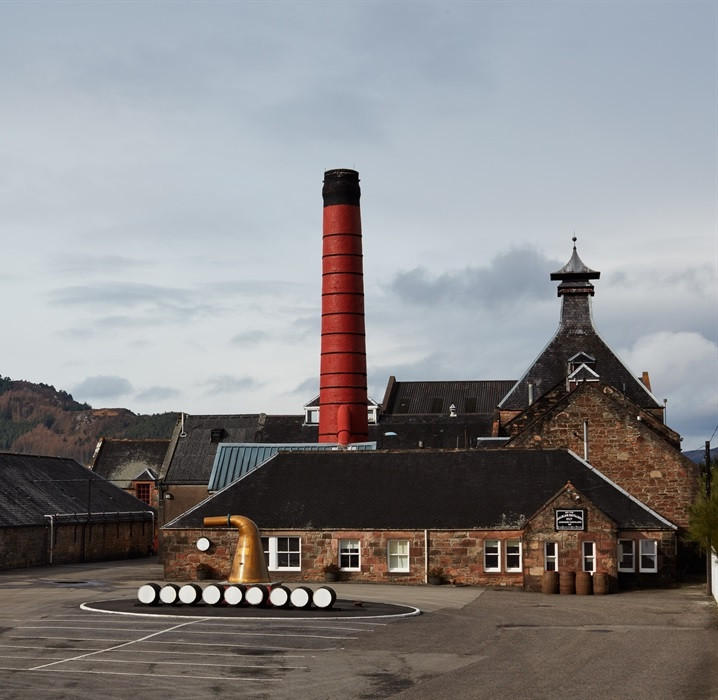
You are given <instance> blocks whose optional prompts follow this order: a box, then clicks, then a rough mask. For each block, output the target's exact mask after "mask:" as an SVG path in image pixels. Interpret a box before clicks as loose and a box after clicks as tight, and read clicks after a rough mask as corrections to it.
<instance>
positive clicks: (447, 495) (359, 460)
mask: <svg viewBox="0 0 718 700" xmlns="http://www.w3.org/2000/svg"><path fill="white" fill-rule="evenodd" d="M228 513H229V514H242V515H245V516H247V517H250V518H252V519H253V520H255V522H257V523H259V524H260V530H261V535H262V538H263V544H264V548H265V553H266V556H267V560H268V564H269V570H270V575H271V576H272V577H273V578H274V577H276V580H282V581H293V582H298V581H316V580H321V578H322V571H323V568H324V567H325V566H326V565H328V564H336V565H337V566H338V567H339V568H340V569H341V573H342V577H343V579H344V580H348V581H373V582H388V581H395V582H402V583H422V582H424V581H425V580H426V578H427V574H428V571H429V569H432V568H434V567H440V568H441V569H443V572H444V575H445V576H446V577H447V578H448V579H449V580H452V581H455V582H457V583H465V584H479V585H488V586H518V587H524V588H527V589H536V588H538V587H539V586H540V582H541V578H542V575H543V572H544V570H547V569H548V570H555V571H564V570H572V571H576V570H578V571H582V570H583V571H588V572H591V573H596V572H600V573H605V574H607V575H608V576H609V577H610V578H611V579H612V580H614V581H616V580H618V579H619V577H620V578H621V585H623V586H630V585H636V584H637V583H638V582H639V581H640V580H641V579H643V582H644V583H649V584H653V585H658V584H665V583H666V582H670V581H672V580H673V579H674V577H675V569H676V560H675V533H676V527H675V525H673V524H672V523H670V522H669V521H668V520H666V519H665V518H663V517H661V516H660V515H658V514H657V513H655V512H654V511H652V510H651V509H650V508H648V507H646V506H645V505H644V504H642V503H641V502H640V501H638V500H637V499H636V498H634V497H632V496H631V495H629V494H628V493H626V492H625V491H624V490H623V489H621V488H620V487H618V486H616V484H614V483H613V482H612V481H611V480H610V479H608V478H606V477H605V476H604V475H603V474H601V473H600V472H599V471H598V470H596V469H595V468H593V467H592V466H591V465H589V464H588V463H586V462H584V461H583V460H581V459H580V458H578V457H577V456H576V455H574V454H572V453H571V452H569V451H567V450H521V449H498V450H459V451H436V450H423V451H394V452H388V451H380V452H313V453H307V452H281V453H278V454H276V455H275V456H274V457H272V458H271V459H270V460H269V461H267V462H266V463H264V464H263V465H262V466H261V467H260V468H258V469H255V470H254V471H252V472H249V473H247V474H246V475H245V476H243V477H242V478H240V479H239V480H238V481H235V482H234V483H232V484H230V485H229V486H228V487H226V488H225V489H223V490H221V491H219V492H218V493H216V494H214V495H213V496H211V497H209V498H208V499H207V500H205V501H203V502H202V503H200V504H198V505H197V506H196V507H195V508H193V509H191V510H189V511H188V512H187V513H185V514H183V515H181V516H180V517H178V518H177V519H175V520H174V521H172V522H170V523H168V524H167V525H165V526H164V527H163V528H162V537H163V539H164V546H163V547H162V551H163V561H164V567H165V578H166V579H167V580H192V579H195V578H196V577H197V567H198V566H199V565H204V566H205V567H210V569H211V570H212V571H213V572H214V576H215V577H216V578H220V579H221V578H225V577H226V576H227V574H228V573H229V566H230V560H231V555H232V552H233V551H234V548H235V547H236V545H237V532H236V531H234V530H233V529H228V528H205V527H203V521H204V518H205V517H208V516H217V515H225V514H228ZM562 519H563V520H562ZM562 522H563V523H564V524H565V527H564V526H562ZM576 523H580V527H578V526H577V524H576ZM200 537H206V538H208V539H209V541H210V542H211V546H210V548H209V549H208V550H207V551H203V552H202V551H199V550H198V549H197V548H196V547H195V543H196V541H197V540H198V539H199V538H200ZM619 551H620V552H621V555H620V557H619V554H618V553H619Z"/></svg>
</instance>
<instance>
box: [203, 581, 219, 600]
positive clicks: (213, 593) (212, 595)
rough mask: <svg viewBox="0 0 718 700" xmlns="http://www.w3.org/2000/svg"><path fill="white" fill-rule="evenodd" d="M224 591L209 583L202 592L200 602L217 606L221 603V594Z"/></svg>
mask: <svg viewBox="0 0 718 700" xmlns="http://www.w3.org/2000/svg"><path fill="white" fill-rule="evenodd" d="M223 593H224V589H223V588H222V587H221V586H218V585H217V584H215V583H210V584H209V586H206V587H205V589H204V590H203V591H202V600H203V601H204V602H205V603H206V604H207V605H219V604H220V603H221V602H222V594H223Z"/></svg>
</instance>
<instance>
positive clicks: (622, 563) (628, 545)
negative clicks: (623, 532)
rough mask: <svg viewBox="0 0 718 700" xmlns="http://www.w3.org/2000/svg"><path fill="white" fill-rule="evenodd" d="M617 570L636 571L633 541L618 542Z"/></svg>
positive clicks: (634, 544)
mask: <svg viewBox="0 0 718 700" xmlns="http://www.w3.org/2000/svg"><path fill="white" fill-rule="evenodd" d="M618 570H619V571H628V572H633V571H635V570H636V543H635V542H634V541H633V540H618Z"/></svg>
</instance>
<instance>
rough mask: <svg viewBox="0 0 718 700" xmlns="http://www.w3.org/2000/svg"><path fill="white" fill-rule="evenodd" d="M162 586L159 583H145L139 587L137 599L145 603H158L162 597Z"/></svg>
mask: <svg viewBox="0 0 718 700" xmlns="http://www.w3.org/2000/svg"><path fill="white" fill-rule="evenodd" d="M160 588H161V586H160V585H159V584H158V583H145V584H144V585H142V586H140V587H139V588H138V589H137V600H139V601H140V603H142V604H143V605H157V603H158V602H159V599H160Z"/></svg>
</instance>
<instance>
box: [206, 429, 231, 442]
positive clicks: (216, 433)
mask: <svg viewBox="0 0 718 700" xmlns="http://www.w3.org/2000/svg"><path fill="white" fill-rule="evenodd" d="M226 435H227V431H226V430H225V429H224V428H212V430H210V432H209V439H210V442H222V440H223V439H224V437H225V436H226Z"/></svg>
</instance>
